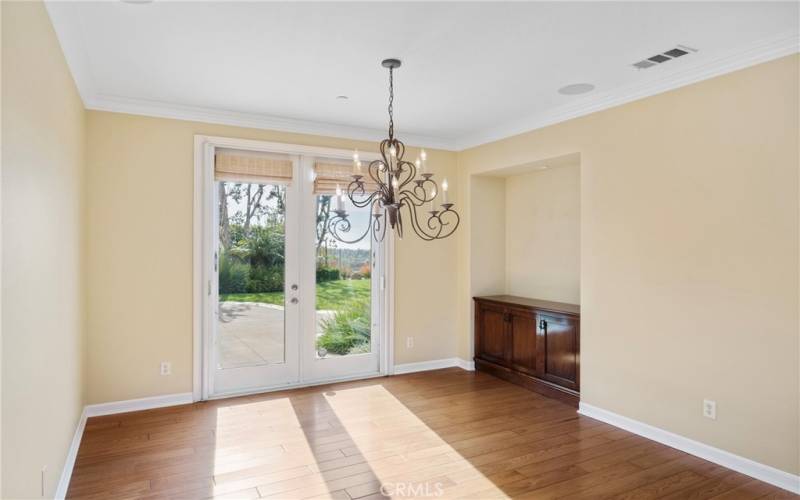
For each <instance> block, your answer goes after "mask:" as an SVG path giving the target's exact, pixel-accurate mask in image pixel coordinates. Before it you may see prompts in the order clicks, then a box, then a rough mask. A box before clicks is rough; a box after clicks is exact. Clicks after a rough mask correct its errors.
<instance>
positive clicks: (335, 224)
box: [328, 211, 374, 244]
mask: <svg viewBox="0 0 800 500" xmlns="http://www.w3.org/2000/svg"><path fill="white" fill-rule="evenodd" d="M373 219H374V216H371V217H370V218H369V222H368V223H367V229H366V230H365V231H364V234H362V235H361V236H359V237H357V238H355V239H353V240H346V239H344V238H343V237H342V236H341V234H340V231H341V232H342V233H349V232H350V230H351V229H352V227H353V226H352V224H351V223H350V219H348V218H347V213H345V212H344V211H342V212H338V211H337V212H336V215H335V216H334V217H332V218H331V219H330V220H329V221H328V231H330V233H331V234H332V235H333V237H334V238H336V239H337V240H339V241H341V242H342V243H347V244H352V243H358V242H359V241H361V240H363V239H364V237H366V236H367V235H368V234H370V229H371V228H372V220H373Z"/></svg>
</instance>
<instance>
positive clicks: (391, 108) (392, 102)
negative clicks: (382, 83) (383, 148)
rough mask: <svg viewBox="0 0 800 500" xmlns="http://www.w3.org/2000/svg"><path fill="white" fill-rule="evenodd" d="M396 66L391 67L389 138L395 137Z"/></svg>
mask: <svg viewBox="0 0 800 500" xmlns="http://www.w3.org/2000/svg"><path fill="white" fill-rule="evenodd" d="M393 104H394V68H389V139H393V138H394V116H393V112H394V106H393Z"/></svg>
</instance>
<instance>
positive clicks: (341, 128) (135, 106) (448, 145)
mask: <svg viewBox="0 0 800 500" xmlns="http://www.w3.org/2000/svg"><path fill="white" fill-rule="evenodd" d="M84 106H86V109H92V110H97V111H111V112H115V113H128V114H132V115H144V116H154V117H158V118H172V119H176V120H187V121H194V122H203V123H215V124H221V125H232V126H235V127H247V128H256V129H264V130H275V131H280V132H293V133H298V134H311V135H320V136H326V137H340V138H343V139H355V140H364V141H381V140H383V139H385V138H386V131H385V130H382V129H372V128H364V127H354V126H350V125H341V124H335V123H324V122H315V121H308V120H296V119H293V118H283V117H278V116H271V115H267V114H261V113H243V112H237V111H225V110H220V109H214V108H205V107H200V106H185V105H180V104H170V103H165V102H159V101H150V100H145V99H131V98H127V97H119V96H109V95H102V94H99V95H92V96H87V97H86V98H85V99H84ZM403 142H405V143H406V144H408V145H410V146H411V145H413V146H422V147H427V148H436V149H446V150H452V149H453V146H454V144H455V142H454V141H448V140H446V139H442V138H440V137H433V136H426V135H419V134H408V133H404V134H403Z"/></svg>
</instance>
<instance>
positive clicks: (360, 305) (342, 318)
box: [317, 300, 371, 354]
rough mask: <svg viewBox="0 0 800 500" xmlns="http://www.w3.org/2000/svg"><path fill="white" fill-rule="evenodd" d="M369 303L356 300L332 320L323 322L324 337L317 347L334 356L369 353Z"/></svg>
mask: <svg viewBox="0 0 800 500" xmlns="http://www.w3.org/2000/svg"><path fill="white" fill-rule="evenodd" d="M369 316H370V312H369V302H368V301H365V300H354V301H352V302H349V303H348V304H347V306H345V308H344V309H342V310H340V311H337V312H336V313H334V315H333V316H332V317H331V318H328V319H323V320H322V335H320V337H319V338H318V339H317V346H318V347H323V348H325V349H327V350H328V352H332V353H334V354H350V353H356V352H369V341H370V333H371V327H370V317H369Z"/></svg>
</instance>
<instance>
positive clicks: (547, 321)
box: [536, 313, 580, 391]
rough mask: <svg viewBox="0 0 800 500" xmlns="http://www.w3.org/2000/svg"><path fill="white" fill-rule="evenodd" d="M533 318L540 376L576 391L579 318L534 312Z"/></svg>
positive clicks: (577, 384) (577, 383) (577, 386)
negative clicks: (535, 321) (535, 327)
mask: <svg viewBox="0 0 800 500" xmlns="http://www.w3.org/2000/svg"><path fill="white" fill-rule="evenodd" d="M536 319H537V326H538V337H539V343H538V346H537V347H538V353H539V366H538V367H537V368H538V369H539V377H541V378H543V379H545V380H548V381H550V382H553V383H555V384H558V385H561V386H563V387H566V388H569V389H574V390H576V391H577V390H578V389H579V376H580V373H579V371H580V370H579V363H580V360H579V344H578V343H579V331H580V323H579V320H578V318H575V317H573V316H562V315H558V314H549V313H536Z"/></svg>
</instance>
